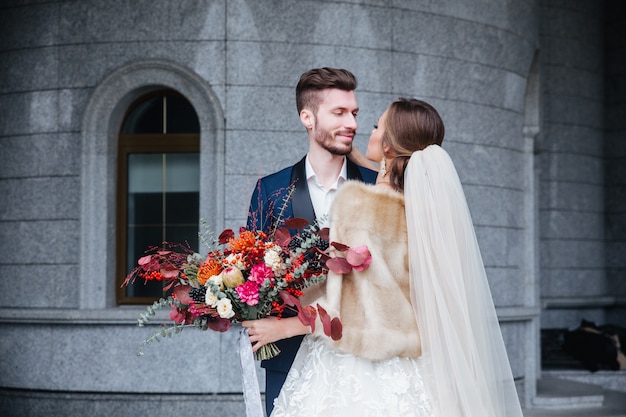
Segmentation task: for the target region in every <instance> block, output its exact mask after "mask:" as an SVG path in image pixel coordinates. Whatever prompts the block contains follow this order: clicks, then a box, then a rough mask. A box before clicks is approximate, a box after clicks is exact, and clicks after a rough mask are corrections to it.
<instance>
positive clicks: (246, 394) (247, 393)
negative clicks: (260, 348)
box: [239, 328, 265, 417]
mask: <svg viewBox="0 0 626 417" xmlns="http://www.w3.org/2000/svg"><path fill="white" fill-rule="evenodd" d="M239 364H240V365H241V379H242V383H243V400H244V402H245V404H246V417H264V415H265V414H264V412H263V404H262V402H261V391H260V390H259V381H258V379H257V376H256V363H255V361H254V356H253V354H252V345H251V344H250V338H249V337H248V329H245V328H242V329H241V331H240V332H239Z"/></svg>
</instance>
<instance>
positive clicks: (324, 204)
mask: <svg viewBox="0 0 626 417" xmlns="http://www.w3.org/2000/svg"><path fill="white" fill-rule="evenodd" d="M347 177H348V166H347V162H346V159H345V158H344V160H343V166H342V167H341V172H340V173H339V176H338V177H337V179H336V180H335V183H334V184H333V185H332V186H331V187H330V188H326V187H324V186H323V185H322V184H320V182H319V181H318V178H317V175H316V174H315V171H313V166H311V162H309V155H307V156H306V181H307V184H308V186H309V195H310V197H311V203H313V210H315V217H316V219H317V222H318V225H319V227H320V228H323V227H328V226H329V218H328V214H329V213H330V206H331V205H332V203H333V200H334V199H335V195H336V194H337V190H338V189H339V187H341V184H343V183H344V182H345V181H346V179H347Z"/></svg>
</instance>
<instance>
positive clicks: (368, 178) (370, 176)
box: [359, 166, 378, 184]
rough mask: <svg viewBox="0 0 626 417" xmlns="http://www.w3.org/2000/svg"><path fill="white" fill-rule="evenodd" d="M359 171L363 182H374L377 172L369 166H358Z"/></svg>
mask: <svg viewBox="0 0 626 417" xmlns="http://www.w3.org/2000/svg"><path fill="white" fill-rule="evenodd" d="M359 172H360V173H361V178H362V179H363V182H365V183H368V184H374V183H375V182H376V178H377V177H378V172H376V171H374V170H371V169H369V168H364V167H362V166H359Z"/></svg>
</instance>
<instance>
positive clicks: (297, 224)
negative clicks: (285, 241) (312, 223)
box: [285, 217, 309, 230]
mask: <svg viewBox="0 0 626 417" xmlns="http://www.w3.org/2000/svg"><path fill="white" fill-rule="evenodd" d="M308 224H309V222H308V221H307V220H306V219H303V218H301V217H295V218H293V219H289V220H287V221H286V222H285V226H287V227H288V228H290V229H295V230H300V229H303V228H304V227H305V226H307V225H308Z"/></svg>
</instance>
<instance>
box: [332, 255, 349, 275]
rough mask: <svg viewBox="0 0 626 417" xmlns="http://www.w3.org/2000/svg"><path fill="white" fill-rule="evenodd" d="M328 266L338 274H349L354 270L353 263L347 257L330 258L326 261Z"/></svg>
mask: <svg viewBox="0 0 626 417" xmlns="http://www.w3.org/2000/svg"><path fill="white" fill-rule="evenodd" d="M326 266H327V267H328V269H330V270H331V271H333V272H334V273H336V274H348V273H350V271H352V265H350V264H349V263H348V261H346V260H345V258H330V259H329V260H327V261H326Z"/></svg>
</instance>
